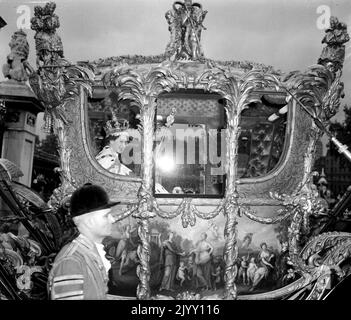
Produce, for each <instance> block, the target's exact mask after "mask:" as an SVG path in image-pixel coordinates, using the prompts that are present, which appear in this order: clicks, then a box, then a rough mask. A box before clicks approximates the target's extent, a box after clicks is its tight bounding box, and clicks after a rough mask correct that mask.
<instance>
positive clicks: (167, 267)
mask: <svg viewBox="0 0 351 320" xmlns="http://www.w3.org/2000/svg"><path fill="white" fill-rule="evenodd" d="M173 237H174V233H173V232H170V233H169V234H168V239H167V240H166V241H164V242H163V243H162V248H161V257H160V260H161V263H163V266H164V272H163V278H162V283H161V287H160V291H162V290H169V291H173V290H174V289H173V286H174V279H175V276H176V273H177V266H178V265H179V262H178V258H179V256H184V255H185V253H184V252H178V251H177V248H176V247H175V244H174V242H173Z"/></svg>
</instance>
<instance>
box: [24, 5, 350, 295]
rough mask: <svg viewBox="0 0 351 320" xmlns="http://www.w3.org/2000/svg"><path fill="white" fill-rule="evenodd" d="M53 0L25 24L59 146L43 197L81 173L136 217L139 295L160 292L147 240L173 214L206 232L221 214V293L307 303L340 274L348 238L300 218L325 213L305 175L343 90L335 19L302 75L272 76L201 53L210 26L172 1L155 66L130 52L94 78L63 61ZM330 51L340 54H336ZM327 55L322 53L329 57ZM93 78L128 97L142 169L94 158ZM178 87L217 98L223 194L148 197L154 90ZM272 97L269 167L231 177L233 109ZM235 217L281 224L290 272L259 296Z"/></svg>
mask: <svg viewBox="0 0 351 320" xmlns="http://www.w3.org/2000/svg"><path fill="white" fill-rule="evenodd" d="M55 8H56V5H55V4H54V3H49V4H47V5H46V6H44V7H37V8H36V10H35V17H34V18H33V19H32V29H33V30H35V31H36V36H35V40H36V50H37V57H38V58H37V61H38V62H37V70H34V69H33V70H32V73H31V74H30V83H31V86H32V88H33V90H34V91H35V93H36V94H37V96H38V98H39V99H41V100H42V101H43V102H44V104H45V106H46V119H47V121H48V122H47V127H48V128H52V129H54V130H55V132H56V133H57V135H58V138H59V143H60V150H59V151H60V159H61V172H62V185H61V186H60V188H59V189H58V190H56V192H55V194H54V196H53V199H52V203H53V204H54V205H55V206H59V205H60V203H62V202H63V201H64V199H65V200H66V199H67V197H68V196H69V194H70V193H71V192H72V191H73V190H74V189H75V188H76V187H78V186H80V185H82V184H84V183H86V182H88V181H90V182H93V183H97V184H100V185H103V186H104V187H105V188H106V190H107V191H108V193H109V195H110V197H111V198H113V199H116V200H117V199H118V200H120V201H122V204H123V205H125V206H126V208H125V209H124V210H123V211H121V213H119V214H118V215H116V218H117V219H118V220H119V221H121V222H123V221H125V220H126V219H134V220H135V221H136V225H137V233H138V238H139V245H138V247H137V250H136V254H137V257H138V263H137V267H136V274H137V276H138V279H139V284H138V287H137V291H136V292H137V298H138V299H151V298H154V299H155V298H156V299H157V296H158V295H157V294H156V295H155V294H154V293H153V292H152V290H151V288H150V278H151V277H152V274H151V271H150V270H151V268H150V264H151V263H152V261H153V260H152V259H153V256H152V254H151V251H152V250H153V248H154V245H153V243H151V240H150V235H151V233H152V232H151V231H152V230H151V224H152V223H153V222H154V221H156V220H157V219H161V220H162V221H165V222H166V223H169V225H170V226H171V224H172V223H174V221H176V220H177V219H178V220H177V221H179V224H180V225H181V227H182V228H183V229H184V230H191V228H194V227H196V226H198V225H199V224H201V223H203V222H208V223H209V224H210V226H211V228H212V227H213V225H216V224H215V222H214V221H217V220H216V219H219V220H220V219H223V220H220V221H223V223H222V225H221V226H220V227H221V228H222V229H221V230H223V231H221V234H220V235H219V236H220V237H222V239H223V248H222V253H221V259H223V266H224V267H223V269H222V270H221V272H222V273H223V277H222V278H221V279H222V280H221V279H220V281H223V290H222V293H221V295H219V296H218V297H219V298H220V299H282V298H285V297H287V296H290V297H292V298H294V295H296V296H295V298H298V297H299V293H301V292H302V291H303V290H305V292H308V294H307V296H308V299H319V298H321V297H323V294H324V293H325V292H326V291H325V290H326V288H327V285H326V284H325V283H326V282H328V281H326V280H328V279H329V278H328V277H330V274H331V270H337V272H338V276H339V278H340V279H341V278H342V277H344V274H343V272H342V270H340V264H341V263H342V261H345V260H346V259H347V258H348V256H349V252H350V250H348V248H349V243H350V241H349V237H350V235H349V234H346V233H333V232H331V233H326V234H321V235H318V236H317V237H309V232H310V227H311V225H310V217H311V216H312V215H318V214H320V213H321V212H323V210H325V208H323V207H322V205H321V204H320V203H319V199H318V194H317V193H316V192H315V189H314V186H313V185H312V183H311V171H312V165H313V161H314V158H313V155H314V152H315V145H316V141H317V140H318V138H319V137H320V135H321V133H322V130H324V129H325V128H327V127H328V124H329V122H328V121H329V119H330V118H331V117H332V116H333V115H334V114H335V113H336V112H337V110H338V108H339V105H340V98H341V97H342V88H343V85H342V82H341V80H340V77H341V71H342V62H343V58H342V56H343V55H342V50H343V49H342V48H343V47H344V43H345V42H346V41H348V35H347V32H346V27H345V26H344V25H343V24H340V23H339V22H338V21H337V20H336V19H335V18H332V20H331V28H330V29H328V30H327V31H326V38H325V40H324V41H323V42H324V43H326V48H329V49H323V53H322V56H321V58H320V60H319V61H318V64H317V65H314V66H311V67H309V68H308V69H307V70H306V71H303V72H300V71H295V72H292V73H289V74H286V75H282V74H280V73H276V72H272V70H270V69H269V68H268V69H267V68H266V69H265V68H260V69H256V68H251V70H248V69H245V68H241V69H238V68H234V67H233V65H225V64H223V63H217V62H215V61H213V60H209V59H206V58H205V55H204V52H203V49H202V46H201V33H202V31H203V30H206V27H208V28H209V27H210V26H206V27H205V26H204V24H203V22H204V19H205V16H206V15H207V11H206V10H204V9H203V8H202V5H201V4H199V3H193V2H192V1H191V0H190V1H184V2H181V1H176V2H174V4H173V5H172V8H171V9H170V10H169V11H167V13H166V20H167V22H168V25H169V31H170V33H171V39H170V42H169V43H168V45H167V48H166V52H165V54H163V55H160V56H159V57H158V58H157V59H156V58H155V59H154V60H153V62H155V61H157V63H152V64H150V63H149V62H147V63H144V64H143V59H141V63H140V61H139V62H136V63H126V62H128V61H129V62H130V61H136V60H137V58H135V60H133V59H134V58H133V59H131V58H130V59H129V60H128V59H124V61H121V63H116V65H115V66H114V67H111V68H108V70H105V72H104V73H103V74H102V75H99V76H97V75H96V74H94V72H93V68H89V67H88V64H86V65H85V66H84V67H83V66H82V65H80V66H77V65H74V64H71V63H70V62H68V61H67V60H65V59H64V57H63V45H62V41H61V39H60V37H59V35H58V34H57V33H56V31H57V29H58V28H59V25H60V24H59V18H58V16H57V15H56V14H55V13H54V11H55ZM333 39H334V40H333ZM338 48H339V49H338ZM335 50H336V51H337V53H338V54H334V53H335ZM328 52H332V53H331V54H330V55H328ZM160 57H161V58H160ZM160 59H161V61H160ZM151 60H152V59H151ZM123 62H124V63H123ZM331 64H333V67H331ZM94 81H95V82H94ZM96 81H99V83H103V85H104V86H105V88H107V89H108V90H110V91H112V90H113V91H114V92H116V93H117V96H118V98H117V100H118V102H122V101H131V105H132V106H133V107H137V109H138V112H139V120H140V124H139V125H138V130H139V131H140V135H141V174H140V177H132V176H126V175H122V174H118V173H112V172H109V171H108V170H106V169H104V168H103V167H101V166H100V165H99V164H98V163H97V162H96V160H95V158H94V156H93V155H92V154H93V153H92V143H91V141H90V139H89V127H88V123H89V117H88V111H87V110H88V107H87V105H88V100H89V95H91V94H92V89H93V87H94V86H95V84H96ZM179 90H183V91H184V90H185V91H186V90H201V92H205V93H214V94H218V95H219V96H220V97H221V98H222V99H223V100H224V102H225V103H224V112H225V115H226V127H227V129H228V134H227V135H226V145H227V146H228V147H227V148H226V165H225V169H224V170H225V176H226V180H225V192H224V195H223V197H222V198H219V199H210V198H208V199H207V198H196V197H191V198H186V197H184V198H177V199H173V198H169V199H168V198H162V199H161V198H157V197H155V195H154V192H153V185H154V181H153V180H154V174H153V173H154V171H153V170H154V166H155V165H154V158H153V154H154V141H155V135H156V134H155V132H156V129H157V128H156V121H155V118H156V111H157V99H158V97H160V95H161V94H164V93H174V92H179ZM272 93H280V94H281V95H283V96H284V97H285V99H286V104H287V105H288V109H289V111H288V117H287V122H288V123H287V131H286V144H285V147H284V151H283V154H282V156H281V158H280V160H279V162H278V165H277V166H276V167H275V168H274V170H272V171H271V172H269V173H268V174H267V175H265V176H262V177H254V178H240V177H239V175H238V147H239V145H238V139H239V136H240V133H241V127H240V119H241V115H242V114H243V112H244V111H245V110H247V109H249V108H250V106H251V104H252V103H255V102H258V101H261V98H262V96H263V95H264V94H272ZM173 116H174V115H173ZM118 120H119V119H117V116H116V117H115V118H114V119H112V120H110V122H107V127H106V128H107V129H106V130H107V131H108V132H112V131H114V130H115V129H116V130H117V131H118V130H120V131H121V130H125V129H127V123H124V124H122V123H120V122H119V121H118ZM113 121H114V122H113ZM128 125H129V124H128ZM116 126H117V127H118V128H117V127H116ZM121 126H122V127H123V126H124V127H123V128H121ZM306 137H307V138H306ZM261 211H262V212H263V211H264V212H268V214H262V213H261ZM245 219H248V220H249V221H250V222H251V224H252V225H253V224H255V223H257V225H259V226H260V227H262V226H270V225H276V226H280V225H282V226H283V227H282V228H281V229H282V230H283V231H284V232H283V231H282V235H281V237H285V238H284V239H285V240H284V241H283V240H281V244H283V243H284V250H283V249H282V250H281V252H280V253H279V254H280V257H283V256H284V257H285V258H286V259H287V263H288V265H289V267H288V269H289V270H290V271H289V272H288V273H287V274H285V276H286V278H284V279H285V280H284V281H287V280H289V279H293V280H292V281H291V282H289V283H288V284H287V283H284V284H283V285H282V287H281V288H278V289H274V290H268V291H266V292H264V293H261V294H256V293H254V292H253V293H252V294H249V295H246V294H240V290H239V288H241V287H240V286H241V284H240V285H239V281H241V280H240V279H239V277H238V274H240V265H238V259H239V258H240V259H242V255H241V253H240V252H241V251H240V250H242V247H243V244H242V246H241V247H239V241H238V239H239V237H241V232H242V225H243V223H244V221H245ZM213 229H214V230H215V229H216V228H213ZM216 232H217V233H218V231H216ZM272 232H273V227H272ZM206 236H207V235H206ZM155 237H156V236H155ZM156 238H157V237H156ZM204 238H205V236H204ZM157 239H158V238H157ZM205 240H206V239H203V240H202V241H205ZM265 246H266V247H267V244H266V243H262V244H261V249H257V250H258V252H260V253H259V256H258V257H261V260H262V259H263V258H262V257H264V256H265V255H267V254H268V253H267V252H269V250H270V249H268V248H266V247H265ZM256 258H257V256H256ZM213 259H214V258H213ZM189 260H190V259H189ZM184 261H185V260H184ZM213 261H214V260H213ZM213 263H214V262H213ZM262 268H265V267H264V266H263V267H262ZM266 268H267V270H268V267H266ZM273 268H274V267H273ZM338 268H339V269H338ZM262 270H263V269H262ZM262 270H261V271H262ZM263 271H264V273H265V272H266V271H265V270H263ZM263 271H262V272H263ZM267 272H268V271H267ZM265 274H266V273H265ZM267 274H268V273H267ZM289 277H290V278H289ZM322 280H323V281H322ZM218 283H220V282H218ZM311 288H312V289H311ZM184 294H185V293H184ZM185 295H186V294H185ZM188 295H189V294H188ZM197 297H199V296H197ZM200 297H201V298H206V294H205V293H201V294H200Z"/></svg>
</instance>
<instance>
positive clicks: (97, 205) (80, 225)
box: [48, 183, 119, 300]
mask: <svg viewBox="0 0 351 320" xmlns="http://www.w3.org/2000/svg"><path fill="white" fill-rule="evenodd" d="M118 203H119V202H110V201H109V198H108V195H107V193H106V191H105V190H104V189H103V188H102V187H100V186H97V185H92V184H90V183H88V184H85V185H83V186H82V187H80V188H78V189H77V190H76V191H74V192H73V194H72V197H71V204H70V207H71V215H72V217H73V221H74V223H75V224H76V226H77V229H78V231H79V236H78V237H77V238H75V239H74V240H73V241H72V242H70V243H68V244H67V245H65V246H64V247H63V248H62V249H61V251H60V252H59V253H58V255H57V256H56V258H55V261H54V263H53V266H52V269H51V271H50V273H49V281H48V286H49V293H50V298H51V299H52V300H78V299H80V300H82V299H87V300H103V299H107V289H108V288H107V282H108V271H109V269H110V268H111V264H110V262H109V261H108V260H107V259H106V257H105V254H106V252H105V251H104V247H103V244H102V240H103V239H104V238H105V237H107V236H110V235H111V233H112V224H113V223H114V222H115V219H114V218H113V216H112V215H111V207H113V206H114V205H116V204H118Z"/></svg>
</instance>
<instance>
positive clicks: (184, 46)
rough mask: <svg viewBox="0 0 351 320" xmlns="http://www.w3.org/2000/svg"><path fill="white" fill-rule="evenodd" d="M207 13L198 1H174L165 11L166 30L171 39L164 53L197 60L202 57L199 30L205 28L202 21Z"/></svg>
mask: <svg viewBox="0 0 351 320" xmlns="http://www.w3.org/2000/svg"><path fill="white" fill-rule="evenodd" d="M206 14H207V11H206V10H203V9H202V5H201V4H199V3H193V2H192V0H185V1H184V2H180V1H176V2H174V4H173V8H172V9H171V10H169V11H167V12H166V15H165V17H166V20H167V22H168V25H169V27H168V30H169V31H170V32H171V40H170V42H169V43H168V45H167V48H166V55H167V56H169V57H173V56H174V57H175V59H183V60H199V59H201V58H203V56H204V54H203V50H202V47H201V32H202V29H206V28H205V27H204V26H203V24H202V22H203V21H204V19H205V16H206Z"/></svg>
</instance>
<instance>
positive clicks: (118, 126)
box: [104, 110, 129, 138]
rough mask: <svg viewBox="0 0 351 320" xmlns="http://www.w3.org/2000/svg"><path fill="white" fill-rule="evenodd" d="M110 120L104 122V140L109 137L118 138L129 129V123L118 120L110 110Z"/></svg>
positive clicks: (124, 120) (125, 120)
mask: <svg viewBox="0 0 351 320" xmlns="http://www.w3.org/2000/svg"><path fill="white" fill-rule="evenodd" d="M111 113H112V119H111V120H108V121H107V122H106V125H105V127H104V129H105V132H106V138H107V137H109V136H118V135H120V134H121V132H124V131H126V130H127V129H129V121H128V120H127V119H118V118H117V116H116V114H115V113H114V112H113V110H111Z"/></svg>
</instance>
